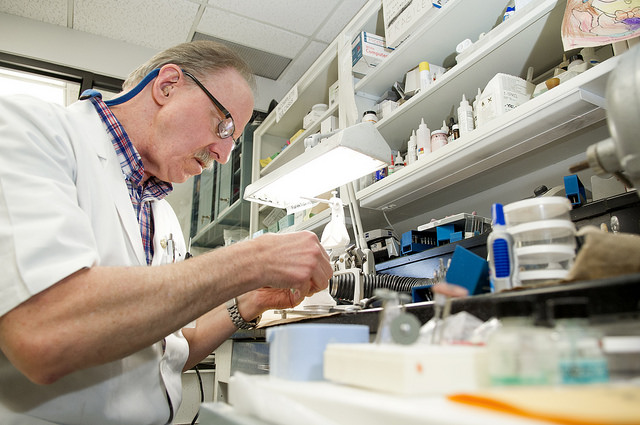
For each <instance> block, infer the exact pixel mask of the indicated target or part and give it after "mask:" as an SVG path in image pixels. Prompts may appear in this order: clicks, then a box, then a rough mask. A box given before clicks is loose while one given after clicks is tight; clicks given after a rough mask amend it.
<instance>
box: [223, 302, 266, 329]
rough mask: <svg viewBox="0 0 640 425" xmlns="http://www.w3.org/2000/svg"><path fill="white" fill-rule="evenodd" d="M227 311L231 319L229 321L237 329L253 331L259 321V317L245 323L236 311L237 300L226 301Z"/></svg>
mask: <svg viewBox="0 0 640 425" xmlns="http://www.w3.org/2000/svg"><path fill="white" fill-rule="evenodd" d="M226 306H227V311H228V312H229V317H231V321H232V322H233V324H234V325H235V326H236V327H237V328H238V329H247V330H248V329H254V328H255V327H256V326H258V322H259V321H260V316H258V317H256V318H255V319H253V320H251V321H250V322H247V321H246V320H244V319H243V318H242V316H241V315H240V312H239V311H238V300H237V298H235V297H234V298H232V299H230V300H229V301H227V304H226Z"/></svg>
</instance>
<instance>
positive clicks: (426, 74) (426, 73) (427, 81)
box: [418, 62, 431, 91]
mask: <svg viewBox="0 0 640 425" xmlns="http://www.w3.org/2000/svg"><path fill="white" fill-rule="evenodd" d="M418 69H419V70H420V91H424V90H426V89H427V87H429V86H430V85H431V71H430V70H429V62H420V64H419V65H418Z"/></svg>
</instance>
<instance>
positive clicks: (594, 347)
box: [548, 297, 609, 385]
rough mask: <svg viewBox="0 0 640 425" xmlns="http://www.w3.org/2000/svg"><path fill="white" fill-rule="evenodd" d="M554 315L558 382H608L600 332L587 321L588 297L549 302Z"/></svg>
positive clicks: (565, 383) (570, 383) (606, 364)
mask: <svg viewBox="0 0 640 425" xmlns="http://www.w3.org/2000/svg"><path fill="white" fill-rule="evenodd" d="M548 311H549V315H550V316H551V315H552V316H551V317H553V320H554V329H553V338H552V339H553V341H554V343H555V352H556V356H557V367H558V370H557V382H558V384H560V385H572V384H592V383H598V382H607V381H609V368H608V362H607V358H606V356H605V355H604V352H603V350H602V337H603V335H602V333H600V332H598V331H597V330H595V329H594V328H593V327H591V326H590V323H589V310H588V300H587V299H586V298H583V297H574V298H559V299H554V300H550V302H549V303H548Z"/></svg>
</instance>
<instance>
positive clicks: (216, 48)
mask: <svg viewBox="0 0 640 425" xmlns="http://www.w3.org/2000/svg"><path fill="white" fill-rule="evenodd" d="M170 63H172V64H175V65H178V66H179V67H180V68H182V69H183V70H184V71H187V72H189V73H191V74H194V75H195V76H196V77H198V78H204V77H206V76H207V75H209V74H214V73H216V72H218V71H222V70H224V69H228V68H233V69H235V70H236V71H238V73H240V75H242V77H243V78H244V79H245V80H246V81H247V83H248V84H249V86H250V87H251V88H254V89H255V77H254V76H253V73H252V72H251V69H250V68H249V65H247V63H246V62H245V61H244V60H243V59H242V58H241V57H240V56H238V54H237V53H236V52H234V51H233V50H231V49H229V48H228V47H227V46H225V45H223V44H220V43H217V42H215V41H209V40H199V41H192V42H188V43H182V44H178V45H177V46H174V47H170V48H168V49H166V50H164V51H162V52H160V53H158V54H156V55H155V56H153V57H152V58H151V59H149V60H148V61H147V62H146V63H144V64H142V65H141V66H139V67H138V69H136V70H135V71H133V72H132V73H131V74H129V76H128V77H127V79H126V80H125V82H124V84H123V85H122V88H123V89H124V90H130V89H132V88H133V87H135V85H136V84H138V83H139V82H140V81H141V80H142V79H143V78H144V77H145V76H146V75H147V74H148V73H149V72H151V71H153V70H154V69H156V68H161V67H162V66H164V65H167V64H170Z"/></svg>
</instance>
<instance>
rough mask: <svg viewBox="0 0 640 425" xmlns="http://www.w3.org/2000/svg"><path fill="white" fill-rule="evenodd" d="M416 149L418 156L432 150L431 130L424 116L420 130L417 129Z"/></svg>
mask: <svg viewBox="0 0 640 425" xmlns="http://www.w3.org/2000/svg"><path fill="white" fill-rule="evenodd" d="M416 150H417V154H418V158H420V157H421V156H422V155H424V154H426V153H430V152H431V130H429V127H427V125H426V124H425V123H424V118H423V119H422V121H421V122H420V125H419V126H418V131H416Z"/></svg>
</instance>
